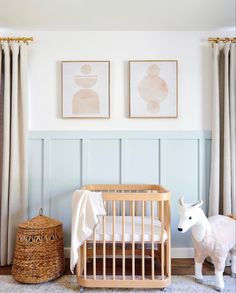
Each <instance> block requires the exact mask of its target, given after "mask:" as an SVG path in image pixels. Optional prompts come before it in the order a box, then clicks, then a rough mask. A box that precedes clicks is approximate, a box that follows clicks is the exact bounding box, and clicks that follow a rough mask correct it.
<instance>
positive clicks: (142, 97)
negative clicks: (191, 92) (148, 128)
mask: <svg viewBox="0 0 236 293" xmlns="http://www.w3.org/2000/svg"><path fill="white" fill-rule="evenodd" d="M129 117H130V118H177V117H178V61H177V60H130V61H129Z"/></svg>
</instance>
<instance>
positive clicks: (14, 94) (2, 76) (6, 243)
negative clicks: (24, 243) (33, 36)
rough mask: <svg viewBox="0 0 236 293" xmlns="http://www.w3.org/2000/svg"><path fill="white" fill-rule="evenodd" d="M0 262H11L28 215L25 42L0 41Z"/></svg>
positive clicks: (3, 263)
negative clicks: (20, 227) (19, 229)
mask: <svg viewBox="0 0 236 293" xmlns="http://www.w3.org/2000/svg"><path fill="white" fill-rule="evenodd" d="M0 64H1V65H0V90H1V91H0V105H1V114H0V119H1V120H0V123H1V125H0V151H1V154H0V157H1V159H0V164H1V165H0V175H1V177H0V216H1V218H0V221H1V222H0V264H1V265H6V264H11V263H12V259H13V254H14V246H15V235H16V227H17V225H18V224H19V223H20V222H22V221H24V220H25V219H26V218H27V216H28V196H27V195H28V179H27V178H28V159H27V158H28V149H27V141H28V139H27V136H28V134H27V129H28V126H27V124H28V123H27V121H28V109H27V45H26V44H24V43H18V42H12V43H7V42H2V43H0Z"/></svg>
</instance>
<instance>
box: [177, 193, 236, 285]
mask: <svg viewBox="0 0 236 293" xmlns="http://www.w3.org/2000/svg"><path fill="white" fill-rule="evenodd" d="M202 204H203V202H202V201H200V202H197V203H195V204H187V203H184V198H183V197H182V198H181V199H179V205H180V208H179V210H180V221H179V225H178V231H180V232H181V233H185V232H186V231H188V230H189V228H191V230H192V239H193V245H194V248H195V278H196V281H197V282H199V283H202V263H203V262H204V260H205V259H206V257H211V259H212V262H213V264H214V266H215V289H216V290H217V291H222V290H223V289H224V279H223V272H224V268H225V260H226V258H227V255H228V253H229V252H230V253H231V257H232V260H231V271H232V277H234V278H235V277H236V239H235V236H236V235H235V234H236V221H235V220H234V219H232V218H230V217H227V216H220V215H218V216H214V217H209V218H207V217H206V216H205V214H204V212H203V210H202V209H201V208H200V206H201V205H202Z"/></svg>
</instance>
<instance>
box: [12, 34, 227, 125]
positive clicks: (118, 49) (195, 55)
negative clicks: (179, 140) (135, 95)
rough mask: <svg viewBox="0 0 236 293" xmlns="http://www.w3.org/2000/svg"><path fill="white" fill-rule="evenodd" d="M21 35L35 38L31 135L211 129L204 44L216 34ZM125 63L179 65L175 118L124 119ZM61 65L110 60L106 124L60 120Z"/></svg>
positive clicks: (208, 63)
mask: <svg viewBox="0 0 236 293" xmlns="http://www.w3.org/2000/svg"><path fill="white" fill-rule="evenodd" d="M11 35H13V34H11ZM18 35H19V33H18ZM22 35H27V36H33V37H34V39H35V41H34V42H33V43H32V44H31V45H30V46H29V89H30V105H29V127H30V130H202V129H210V127H211V126H210V125H211V46H210V45H209V44H208V42H207V39H208V37H209V36H215V35H217V36H219V33H217V32H189V31H188V32H156V31H149V32H137V31H132V32H123V31H122V32H117V31H116V32H94V31H93V32H75V31H71V32H65V31H63V32H59V31H54V32H49V31H42V32H38V31H31V32H22ZM222 35H224V36H226V33H223V32H222ZM227 35H229V34H227ZM130 59H132V60H135V59H137V60H148V59H150V60H155V59H157V60H161V59H165V60H168V59H177V60H178V62H179V117H178V119H130V118H128V99H129V97H128V82H129V80H128V60H130ZM62 60H110V61H111V118H110V119H62V116H61V74H60V61H62Z"/></svg>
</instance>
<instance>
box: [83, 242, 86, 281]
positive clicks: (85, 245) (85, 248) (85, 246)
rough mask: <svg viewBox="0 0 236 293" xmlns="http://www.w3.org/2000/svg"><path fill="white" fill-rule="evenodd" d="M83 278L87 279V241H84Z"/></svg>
mask: <svg viewBox="0 0 236 293" xmlns="http://www.w3.org/2000/svg"><path fill="white" fill-rule="evenodd" d="M83 250H84V279H85V280H86V279H87V241H84V247H83Z"/></svg>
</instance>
